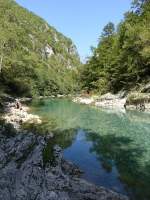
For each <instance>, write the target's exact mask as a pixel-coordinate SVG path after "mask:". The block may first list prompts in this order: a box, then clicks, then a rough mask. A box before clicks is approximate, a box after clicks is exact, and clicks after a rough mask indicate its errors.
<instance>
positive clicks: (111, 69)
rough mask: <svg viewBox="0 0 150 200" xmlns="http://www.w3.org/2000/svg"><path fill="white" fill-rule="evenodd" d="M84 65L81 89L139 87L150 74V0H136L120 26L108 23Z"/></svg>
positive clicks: (127, 88)
mask: <svg viewBox="0 0 150 200" xmlns="http://www.w3.org/2000/svg"><path fill="white" fill-rule="evenodd" d="M92 52H93V55H92V56H91V57H90V58H89V59H88V61H87V63H86V64H85V66H84V67H83V68H81V75H80V79H81V80H82V89H83V90H86V91H88V92H91V91H92V92H96V93H99V94H104V93H106V92H113V93H117V92H118V91H120V90H127V91H129V90H130V89H133V88H138V87H140V85H142V84H145V83H147V82H148V81H149V77H150V2H149V1H148V0H134V1H133V2H132V8H131V10H130V11H129V12H127V13H125V17H124V20H123V21H122V22H121V23H120V24H119V25H118V26H117V28H116V27H115V26H114V24H113V23H111V22H110V23H108V24H107V25H106V26H105V27H104V29H103V32H102V34H101V36H100V38H99V43H98V46H97V47H96V48H92Z"/></svg>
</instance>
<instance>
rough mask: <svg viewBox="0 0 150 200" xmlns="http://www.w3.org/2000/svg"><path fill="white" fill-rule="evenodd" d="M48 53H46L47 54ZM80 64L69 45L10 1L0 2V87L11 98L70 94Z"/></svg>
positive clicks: (74, 85)
mask: <svg viewBox="0 0 150 200" xmlns="http://www.w3.org/2000/svg"><path fill="white" fill-rule="evenodd" d="M47 49H48V50H47ZM79 64H80V61H79V56H78V54H77V52H76V48H75V46H74V45H73V43H72V41H71V40H70V39H68V38H66V37H65V36H63V35H62V34H61V33H59V32H57V31H56V30H55V28H53V27H51V26H49V25H48V24H47V23H46V22H45V21H44V20H43V19H41V18H40V17H38V16H36V15H34V14H33V13H31V12H29V11H27V10H26V9H24V8H21V7H20V6H19V5H18V4H16V2H15V1H13V0H0V85H3V88H5V90H6V92H12V93H14V94H15V95H19V96H20V95H23V96H34V95H52V94H57V93H65V94H66V93H70V92H73V91H74V90H75V88H76V80H75V79H74V78H75V77H73V76H72V74H73V72H74V71H75V70H76V69H75V68H76V67H77V66H78V65H79Z"/></svg>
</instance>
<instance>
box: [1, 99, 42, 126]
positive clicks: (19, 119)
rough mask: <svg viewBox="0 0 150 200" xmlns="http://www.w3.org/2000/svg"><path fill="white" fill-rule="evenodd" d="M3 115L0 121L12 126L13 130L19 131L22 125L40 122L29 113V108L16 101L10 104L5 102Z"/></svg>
mask: <svg viewBox="0 0 150 200" xmlns="http://www.w3.org/2000/svg"><path fill="white" fill-rule="evenodd" d="M4 113H5V114H4V115H3V116H2V119H4V120H5V122H6V123H9V124H12V125H13V126H14V128H15V129H19V128H20V126H21V125H22V124H23V123H26V122H28V123H36V124H40V123H41V122H42V120H41V119H40V117H39V116H38V115H33V114H30V113H29V108H28V107H27V106H25V105H23V104H22V103H21V102H20V101H19V100H18V99H15V100H14V101H12V102H5V109H4Z"/></svg>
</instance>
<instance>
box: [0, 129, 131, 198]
mask: <svg viewBox="0 0 150 200" xmlns="http://www.w3.org/2000/svg"><path fill="white" fill-rule="evenodd" d="M7 133H8V132H7ZM51 137H52V135H50V136H39V135H34V134H33V133H26V132H23V133H17V134H15V133H14V134H13V135H11V134H10V133H9V134H6V130H5V127H2V126H0V200H110V199H111V200H127V199H128V198H127V197H124V196H122V195H119V194H117V193H115V192H113V191H110V190H107V189H105V188H103V187H96V186H95V185H93V184H90V183H88V182H86V181H85V180H82V179H80V178H79V175H80V170H79V169H78V168H77V167H76V166H74V165H73V164H72V163H70V162H67V161H65V160H64V159H63V157H62V151H61V149H60V148H59V147H58V146H57V145H55V146H53V145H51V146H49V145H48V143H49V141H50V140H52V138H51ZM46 149H48V150H50V152H51V154H50V153H49V154H47V151H46ZM52 158H53V159H52Z"/></svg>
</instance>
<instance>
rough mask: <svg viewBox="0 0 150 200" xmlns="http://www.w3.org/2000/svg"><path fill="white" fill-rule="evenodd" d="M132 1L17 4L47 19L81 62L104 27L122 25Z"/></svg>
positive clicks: (46, 0)
mask: <svg viewBox="0 0 150 200" xmlns="http://www.w3.org/2000/svg"><path fill="white" fill-rule="evenodd" d="M131 1H132V0H16V2H18V3H19V4H20V5H22V6H23V7H25V8H27V9H28V10H30V11H32V12H34V13H35V14H37V15H39V16H41V17H42V18H44V19H45V20H46V21H47V22H48V23H49V24H50V25H51V26H54V27H55V28H56V29H57V30H58V31H59V32H61V33H63V34H64V35H65V36H67V37H69V38H71V39H72V40H73V42H74V43H75V45H76V46H77V49H78V52H79V55H80V57H81V60H82V61H84V60H85V59H86V57H88V56H90V53H91V51H90V47H91V46H96V45H97V43H98V38H99V36H100V34H101V32H102V30H103V27H104V26H105V25H106V24H107V23H108V22H110V21H111V22H113V23H114V24H116V25H117V24H118V23H119V22H120V21H121V20H123V17H124V13H125V12H126V11H128V10H129V9H130V7H131Z"/></svg>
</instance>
